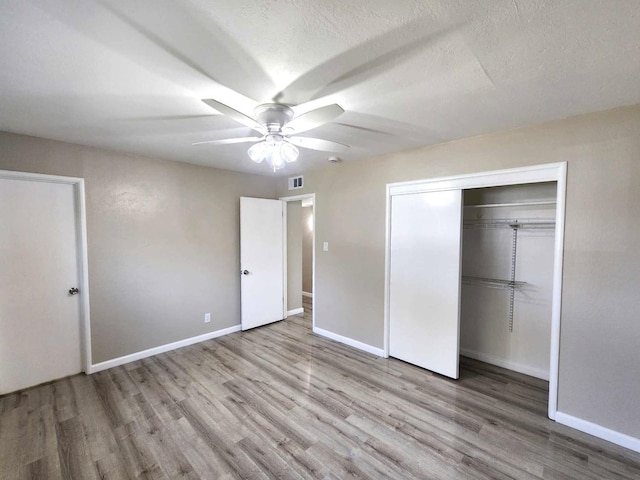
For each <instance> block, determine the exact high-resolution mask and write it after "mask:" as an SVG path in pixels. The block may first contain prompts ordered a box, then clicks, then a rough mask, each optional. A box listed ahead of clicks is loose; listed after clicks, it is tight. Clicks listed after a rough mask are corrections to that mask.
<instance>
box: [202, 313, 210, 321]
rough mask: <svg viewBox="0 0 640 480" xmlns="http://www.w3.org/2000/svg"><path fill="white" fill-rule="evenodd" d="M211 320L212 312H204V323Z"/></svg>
mask: <svg viewBox="0 0 640 480" xmlns="http://www.w3.org/2000/svg"><path fill="white" fill-rule="evenodd" d="M210 321H211V314H210V313H205V314H204V323H209V322H210Z"/></svg>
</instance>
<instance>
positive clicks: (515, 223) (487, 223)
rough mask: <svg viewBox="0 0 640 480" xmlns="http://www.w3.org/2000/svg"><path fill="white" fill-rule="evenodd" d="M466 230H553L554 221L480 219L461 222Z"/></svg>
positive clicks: (540, 219) (539, 219)
mask: <svg viewBox="0 0 640 480" xmlns="http://www.w3.org/2000/svg"><path fill="white" fill-rule="evenodd" d="M463 225H464V227H466V228H519V229H521V228H532V229H534V228H538V229H545V228H555V226H556V221H555V220H553V219H545V218H538V219H525V220H518V219H517V218H493V219H480V220H465V221H464V222H463Z"/></svg>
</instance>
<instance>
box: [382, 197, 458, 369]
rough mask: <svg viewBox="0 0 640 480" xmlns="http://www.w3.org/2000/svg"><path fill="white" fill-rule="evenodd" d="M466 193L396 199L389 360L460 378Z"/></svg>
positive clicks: (393, 208) (393, 228)
mask: <svg viewBox="0 0 640 480" xmlns="http://www.w3.org/2000/svg"><path fill="white" fill-rule="evenodd" d="M461 245H462V191H461V190H449V191H437V192H428V193H415V194H410V195H398V196H395V197H393V200H392V204H391V242H390V248H391V251H390V252H391V253H390V255H391V264H390V265H391V270H390V295H389V301H390V303H389V318H390V326H389V327H390V330H389V354H390V355H391V356H393V357H395V358H399V359H400V360H404V361H406V362H409V363H413V364H415V365H418V366H420V367H423V368H426V369H428V370H431V371H433V372H436V373H439V374H441V375H446V376H447V377H451V378H458V363H459V344H460V341H459V335H460V267H461V255H460V251H461V250H460V249H461Z"/></svg>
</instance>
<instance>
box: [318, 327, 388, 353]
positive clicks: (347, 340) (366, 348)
mask: <svg viewBox="0 0 640 480" xmlns="http://www.w3.org/2000/svg"><path fill="white" fill-rule="evenodd" d="M313 333H317V334H318V335H322V336H323V337H327V338H330V339H331V340H335V341H336V342H340V343H344V344H345V345H349V346H350V347H353V348H357V349H358V350H363V351H365V352H368V353H372V354H374V355H377V356H379V357H384V350H383V349H382V348H376V347H372V346H371V345H367V344H366V343H362V342H359V341H357V340H354V339H353V338H349V337H343V336H342V335H338V334H337V333H333V332H330V331H329V330H323V329H322V328H318V327H313Z"/></svg>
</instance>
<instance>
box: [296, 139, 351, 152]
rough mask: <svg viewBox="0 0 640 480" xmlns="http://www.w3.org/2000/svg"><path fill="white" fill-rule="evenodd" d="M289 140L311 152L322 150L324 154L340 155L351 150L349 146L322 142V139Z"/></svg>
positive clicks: (327, 141)
mask: <svg viewBox="0 0 640 480" xmlns="http://www.w3.org/2000/svg"><path fill="white" fill-rule="evenodd" d="M288 140H289V141H290V142H291V143H293V144H294V145H297V146H298V147H302V148H309V149H311V150H321V151H324V152H336V153H339V152H344V151H346V150H347V149H348V148H349V145H344V144H343V143H338V142H332V141H330V140H322V139H321V138H310V137H291V138H289V139H288Z"/></svg>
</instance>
